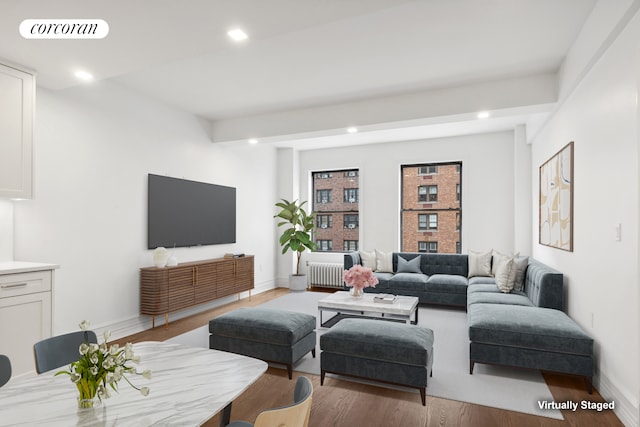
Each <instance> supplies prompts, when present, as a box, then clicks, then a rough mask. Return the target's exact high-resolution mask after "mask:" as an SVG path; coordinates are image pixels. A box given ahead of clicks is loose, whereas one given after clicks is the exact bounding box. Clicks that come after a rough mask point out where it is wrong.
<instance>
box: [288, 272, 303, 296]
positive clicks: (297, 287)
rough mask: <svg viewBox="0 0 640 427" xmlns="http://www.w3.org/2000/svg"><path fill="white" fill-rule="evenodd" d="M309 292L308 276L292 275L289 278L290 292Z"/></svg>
mask: <svg viewBox="0 0 640 427" xmlns="http://www.w3.org/2000/svg"><path fill="white" fill-rule="evenodd" d="M306 290H307V275H306V274H292V275H291V276H289V291H291V292H305V291H306Z"/></svg>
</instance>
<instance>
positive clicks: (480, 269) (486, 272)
mask: <svg viewBox="0 0 640 427" xmlns="http://www.w3.org/2000/svg"><path fill="white" fill-rule="evenodd" d="M475 276H491V251H488V252H476V251H469V277H475Z"/></svg>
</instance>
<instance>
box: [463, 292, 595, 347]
mask: <svg viewBox="0 0 640 427" xmlns="http://www.w3.org/2000/svg"><path fill="white" fill-rule="evenodd" d="M467 321H468V324H469V339H470V340H471V341H473V342H477V343H484V344H492V345H498V346H505V347H517V348H527V349H536V350H544V351H552V352H558V353H568V354H578V355H585V356H592V355H593V339H592V338H591V337H590V336H589V335H587V334H586V333H585V332H584V331H583V330H582V329H581V328H580V326H578V324H577V323H576V322H574V321H573V320H572V319H571V318H570V317H569V316H567V315H566V314H565V313H564V312H562V311H560V310H554V309H549V308H541V307H525V306H521V305H506V304H471V305H469V307H468V310H467Z"/></svg>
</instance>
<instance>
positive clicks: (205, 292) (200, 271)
mask: <svg viewBox="0 0 640 427" xmlns="http://www.w3.org/2000/svg"><path fill="white" fill-rule="evenodd" d="M195 268H196V289H195V293H196V303H197V304H200V303H201V302H206V301H211V300H214V299H216V271H217V269H216V263H213V262H212V263H209V264H202V265H198V266H197V267H195Z"/></svg>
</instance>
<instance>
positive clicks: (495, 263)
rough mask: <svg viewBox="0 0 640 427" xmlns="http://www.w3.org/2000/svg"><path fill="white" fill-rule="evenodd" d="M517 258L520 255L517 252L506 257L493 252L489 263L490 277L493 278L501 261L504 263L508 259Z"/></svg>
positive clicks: (500, 253)
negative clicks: (491, 260)
mask: <svg viewBox="0 0 640 427" xmlns="http://www.w3.org/2000/svg"><path fill="white" fill-rule="evenodd" d="M518 256H520V253H519V252H517V253H515V254H513V255H507V254H504V253H502V252H499V251H496V250H494V251H493V262H492V263H491V275H492V276H495V275H496V271H497V270H498V265H500V264H501V263H502V262H503V261H506V260H507V259H509V258H517V257H518Z"/></svg>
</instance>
